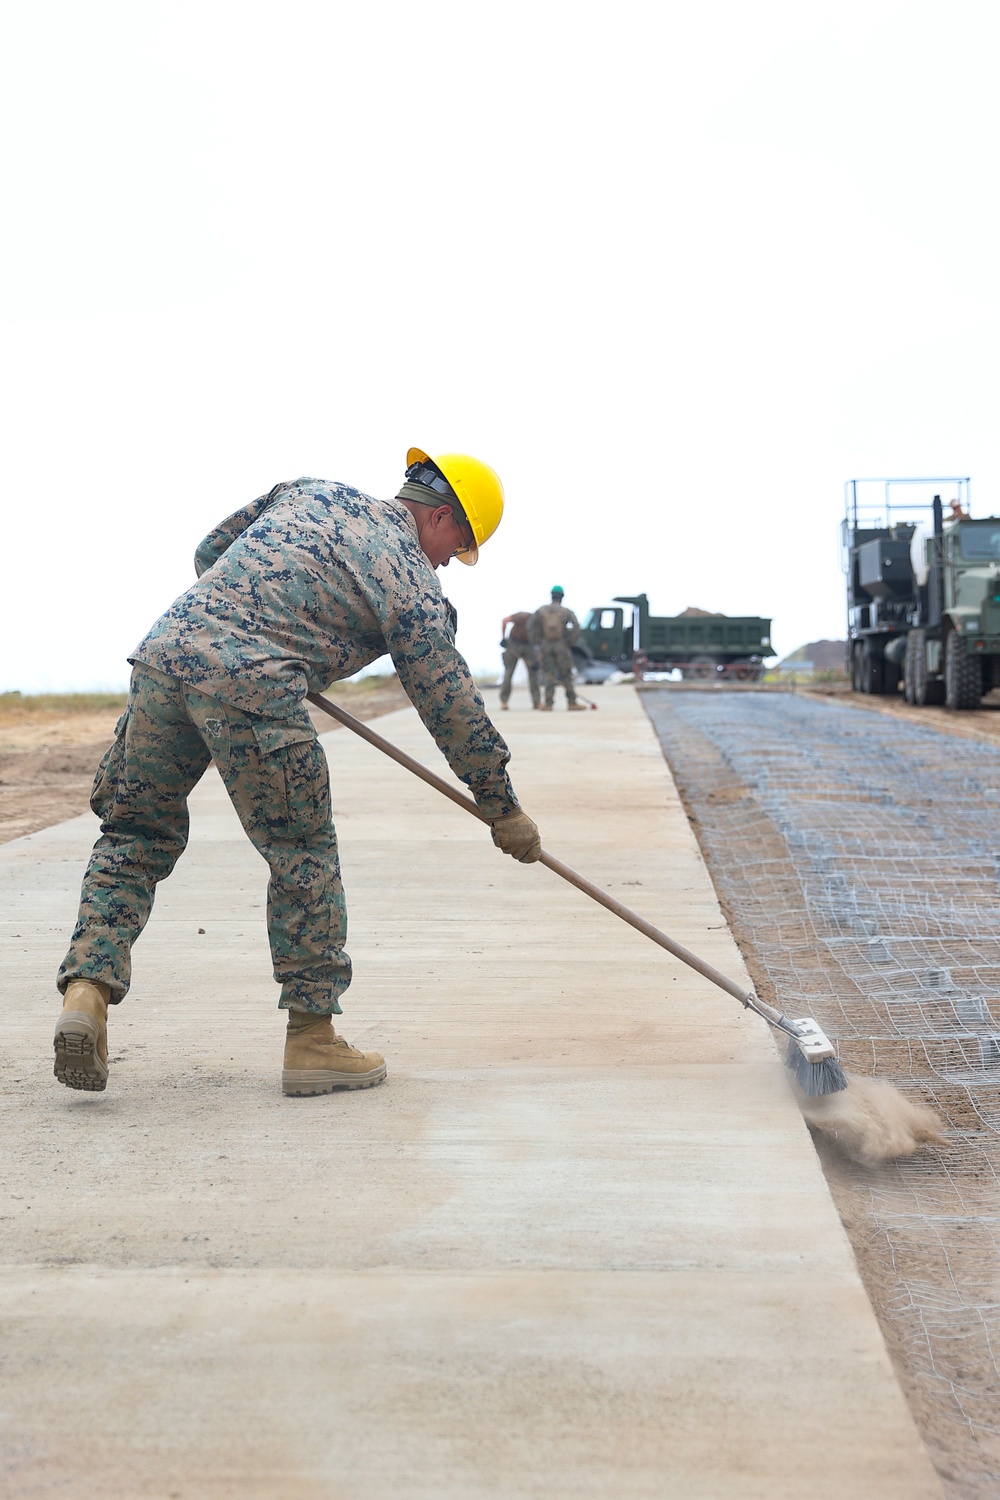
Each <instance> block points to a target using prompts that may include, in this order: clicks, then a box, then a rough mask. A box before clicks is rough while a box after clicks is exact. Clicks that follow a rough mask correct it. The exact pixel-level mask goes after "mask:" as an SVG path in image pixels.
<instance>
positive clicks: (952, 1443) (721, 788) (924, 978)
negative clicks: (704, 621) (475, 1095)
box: [643, 688, 1000, 1500]
mask: <svg viewBox="0 0 1000 1500" xmlns="http://www.w3.org/2000/svg"><path fill="white" fill-rule="evenodd" d="M643 701H644V703H645V706H646V709H647V712H648V713H649V716H650V719H651V721H652V723H653V726H654V728H655V730H656V732H657V735H658V736H659V739H660V743H661V745H662V746H663V749H664V753H665V754H666V756H667V759H668V761H669V763H670V765H671V767H672V769H673V772H674V775H675V777H676V779H677V782H678V785H679V787H680V790H681V792H682V794H683V795H684V797H685V799H686V801H687V804H688V808H689V812H690V813H691V815H692V820H693V822H694V824H695V827H696V830H697V832H698V836H699V839H700V841H701V845H702V849H703V852H704V854H705V857H706V860H707V862H708V865H709V868H710V870H711V872H712V876H713V878H714V880H715V884H716V888H717V890H718V893H719V896H720V899H721V900H722V902H723V905H724V907H725V908H726V911H727V915H728V916H729V918H730V921H731V923H732V925H733V929H734V932H735V933H736V935H737V938H738V940H739V941H740V943H741V946H742V947H743V949H744V952H745V954H746V957H747V961H748V965H749V967H750V968H751V971H752V973H753V976H754V979H755V982H756V983H758V985H759V986H760V987H761V991H762V993H763V994H764V995H765V996H766V997H769V992H770V996H773V997H776V998H777V1000H778V1001H779V1002H780V1004H781V1006H782V1008H783V1009H785V1010H786V1011H787V1012H788V1013H789V1014H791V1015H813V1016H815V1017H816V1019H817V1020H818V1021H819V1023H820V1025H821V1026H822V1027H823V1029H824V1030H825V1031H826V1032H827V1033H828V1035H830V1036H831V1038H832V1039H833V1040H834V1042H835V1044H836V1046H837V1050H838V1053H839V1056H840V1058H841V1061H842V1062H843V1063H844V1065H845V1066H846V1067H847V1068H848V1069H853V1070H854V1071H855V1072H856V1073H861V1074H866V1075H876V1076H878V1077H881V1078H885V1079H887V1080H888V1081H889V1082H891V1083H893V1084H895V1085H896V1086H897V1087H898V1088H900V1089H902V1090H903V1091H904V1092H911V1093H913V1094H914V1095H915V1096H918V1097H920V1098H921V1099H923V1100H925V1101H926V1102H927V1103H929V1104H931V1105H932V1106H933V1107H934V1108H935V1109H936V1110H937V1112H938V1113H939V1114H940V1115H941V1116H942V1118H943V1119H944V1121H945V1123H946V1125H947V1127H948V1140H947V1144H946V1145H945V1146H944V1147H941V1148H937V1149H925V1150H923V1151H921V1152H920V1153H919V1154H918V1155H917V1156H915V1157H913V1158H911V1159H910V1160H908V1161H900V1162H896V1163H890V1164H887V1165H886V1166H885V1167H883V1168H880V1169H879V1170H877V1171H871V1170H863V1169H861V1168H851V1167H847V1166H844V1165H843V1164H840V1163H837V1162H836V1161H835V1160H834V1159H832V1158H831V1157H829V1155H827V1157H826V1159H825V1166H826V1167H827V1172H828V1177H829V1178H830V1181H831V1187H832V1189H833V1192H834V1196H835V1198H836V1200H837V1204H838V1208H839V1209H840V1212H841V1215H842V1217H843V1219H844V1222H845V1225H846V1227H847V1229H848V1233H849V1234H850V1235H851V1239H852V1243H853V1245H854V1249H855V1253H856V1254H857V1256H858V1261H859V1265H860V1267H861V1271H862V1274H863V1276H864V1277H865V1281H866V1284H867V1286H868V1290H869V1293H870V1294H871V1296H872V1300H873V1303H874V1305H875V1307H876V1310H877V1312H878V1314H879V1317H880V1320H881V1322H882V1327H883V1332H884V1334H885V1337H886V1341H887V1344H888V1346H889V1348H890V1350H891V1352H892V1353H893V1356H894V1358H895V1360H896V1363H897V1369H898V1372H899V1375H900V1378H901V1381H902V1384H903V1386H904V1389H905V1390H906V1392H907V1396H908V1398H909V1400H910V1404H911V1409H912V1410H913V1413H914V1416H915V1418H916V1420H917V1422H918V1425H919V1426H920V1428H921V1431H922V1433H923V1436H924V1438H925V1441H926V1442H927V1444H928V1446H929V1448H930V1450H931V1454H932V1457H933V1458H934V1459H935V1462H936V1463H937V1466H938V1470H939V1472H940V1474H941V1476H942V1479H943V1481H944V1482H945V1486H946V1489H947V1492H948V1493H949V1494H950V1495H952V1496H955V1497H962V1500H973V1497H975V1500H980V1497H983V1496H1000V1367H998V1363H997V1356H998V1352H1000V1197H998V1192H997V1183H998V1175H1000V753H998V751H997V750H996V749H995V748H994V747H993V746H992V745H990V744H988V743H985V742H978V741H975V740H970V739H964V738H962V739H960V738H957V737H955V736H952V735H949V734H947V733H946V732H942V731H940V730H938V729H934V728H931V727H929V726H925V725H920V724H918V723H914V722H912V721H911V720H909V719H904V718H902V717H897V716H895V715H891V716H890V715H883V714H879V713H875V712H862V711H859V710H858V709H857V708H855V707H853V706H850V705H846V704H838V703H836V702H835V701H830V700H825V701H824V700H819V699H814V698H808V697H803V696H799V695H796V694H793V693H745V692H741V693H726V692H703V691H702V692H699V691H685V690H683V689H676V688H673V689H669V690H650V689H646V690H644V692H643Z"/></svg>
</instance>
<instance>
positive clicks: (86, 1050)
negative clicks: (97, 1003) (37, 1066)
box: [52, 1010, 108, 1094]
mask: <svg viewBox="0 0 1000 1500" xmlns="http://www.w3.org/2000/svg"><path fill="white" fill-rule="evenodd" d="M100 1034H101V1033H100V1027H99V1026H98V1024H97V1022H96V1021H95V1020H94V1018H93V1016H88V1015H85V1014H84V1012H83V1011H81V1010H67V1011H63V1013H62V1015H61V1016H60V1017H59V1021H58V1023H57V1025H56V1034H55V1036H54V1038H53V1040H52V1045H53V1046H54V1048H55V1053H56V1060H55V1066H54V1068H53V1069H52V1071H53V1073H54V1074H55V1076H56V1077H57V1078H58V1080H59V1082H60V1083H64V1084H65V1085H66V1087H67V1088H68V1089H86V1090H87V1092H88V1093H91V1094H100V1093H103V1092H104V1090H105V1089H106V1088H107V1086H108V1070H107V1067H106V1066H105V1064H104V1063H102V1062H101V1059H100V1057H99V1056H98V1053H97V1040H98V1037H99V1036H100Z"/></svg>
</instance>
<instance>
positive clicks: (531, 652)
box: [500, 610, 541, 708]
mask: <svg viewBox="0 0 1000 1500" xmlns="http://www.w3.org/2000/svg"><path fill="white" fill-rule="evenodd" d="M530 622H531V615H530V613H528V611H526V610H521V611H519V612H518V613H517V614H515V615H512V616H511V628H510V633H509V635H507V636H506V637H505V638H504V640H502V641H501V643H500V644H501V645H502V647H503V682H502V683H501V684H500V702H501V703H508V702H509V701H510V690H511V685H512V683H513V681H514V672H515V670H516V668H517V664H518V662H519V661H523V662H524V664H525V666H526V667H527V669H528V691H529V692H530V694H531V701H532V703H533V704H534V706H535V708H537V707H538V705H539V703H540V702H541V694H540V693H539V690H538V647H537V646H536V645H534V644H533V642H532V640H531V636H530V634H529V632H528V626H529V624H530Z"/></svg>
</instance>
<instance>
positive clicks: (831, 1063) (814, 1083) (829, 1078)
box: [785, 1041, 847, 1098]
mask: <svg viewBox="0 0 1000 1500" xmlns="http://www.w3.org/2000/svg"><path fill="white" fill-rule="evenodd" d="M785 1067H786V1068H790V1069H791V1071H792V1072H793V1073H794V1075H795V1082H796V1083H797V1084H798V1086H799V1088H800V1089H801V1090H802V1092H803V1093H804V1094H809V1095H810V1096H811V1097H813V1098H815V1097H816V1096H817V1095H819V1094H839V1093H840V1091H841V1089H846V1087H847V1074H846V1073H845V1072H844V1070H843V1068H842V1067H841V1066H840V1063H839V1062H838V1061H837V1059H836V1058H835V1057H825V1058H824V1059H823V1061H822V1062H815V1063H814V1062H810V1061H809V1059H808V1057H803V1055H802V1053H801V1051H800V1050H799V1048H798V1047H797V1046H796V1045H795V1042H794V1041H790V1042H789V1043H788V1051H787V1052H786V1053H785Z"/></svg>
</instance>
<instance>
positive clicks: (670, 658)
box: [573, 594, 772, 682]
mask: <svg viewBox="0 0 1000 1500" xmlns="http://www.w3.org/2000/svg"><path fill="white" fill-rule="evenodd" d="M627 606H631V608H627ZM573 649H574V654H575V657H576V662H577V667H578V670H579V673H580V676H581V678H582V679H583V680H584V681H586V682H601V681H603V680H604V678H606V677H608V676H610V675H611V673H612V672H615V671H619V672H632V673H634V674H635V675H636V676H638V677H641V676H643V674H644V673H646V672H669V671H671V670H673V669H674V668H678V669H679V670H680V673H681V676H682V677H684V678H685V679H689V680H701V681H706V680H708V681H713V680H722V679H726V678H730V679H731V678H736V679H738V680H739V681H742V682H757V681H759V680H760V678H761V677H762V676H763V673H764V657H765V656H770V655H771V654H772V652H771V621H770V620H765V619H763V618H761V617H760V616H758V615H720V614H712V613H710V612H709V611H708V610H703V609H688V610H685V611H684V613H683V614H679V615H651V614H650V612H649V599H648V598H647V597H646V595H645V594H616V595H615V596H614V601H613V603H612V604H602V605H598V606H597V607H596V608H594V609H592V610H591V611H590V613H589V614H588V615H587V618H586V619H585V620H584V622H583V626H582V628H581V633H580V636H579V638H578V640H577V642H576V644H575V646H574V648H573Z"/></svg>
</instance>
